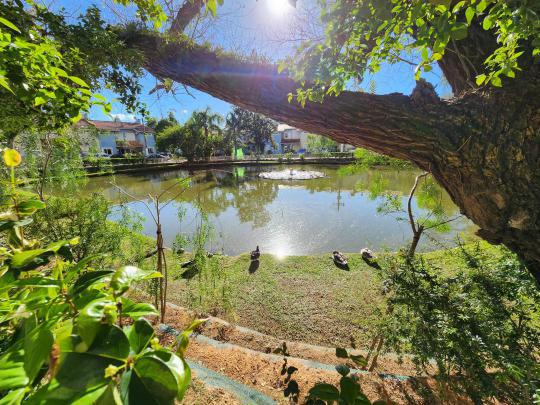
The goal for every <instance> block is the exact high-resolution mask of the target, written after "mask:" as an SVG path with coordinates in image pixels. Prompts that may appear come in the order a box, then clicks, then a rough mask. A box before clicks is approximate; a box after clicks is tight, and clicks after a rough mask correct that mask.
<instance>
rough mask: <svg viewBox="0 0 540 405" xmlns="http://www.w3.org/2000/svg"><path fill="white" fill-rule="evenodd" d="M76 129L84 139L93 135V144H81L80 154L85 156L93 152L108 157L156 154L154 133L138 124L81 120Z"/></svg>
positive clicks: (118, 121)
mask: <svg viewBox="0 0 540 405" xmlns="http://www.w3.org/2000/svg"><path fill="white" fill-rule="evenodd" d="M76 127H77V129H78V130H80V131H81V132H82V133H83V137H84V139H91V138H92V136H91V135H90V134H92V133H93V134H95V136H94V138H93V139H94V140H95V141H94V143H93V144H92V142H81V149H82V150H81V152H83V153H85V154H88V153H92V151H93V150H97V152H100V153H103V154H105V155H109V156H110V155H116V154H125V153H135V154H142V155H144V156H148V155H151V154H153V153H156V152H157V149H156V136H155V131H154V130H153V129H152V128H150V127H148V126H146V125H144V124H141V123H140V122H123V121H120V120H114V121H99V120H90V119H87V118H83V119H81V120H80V121H79V122H77V124H76Z"/></svg>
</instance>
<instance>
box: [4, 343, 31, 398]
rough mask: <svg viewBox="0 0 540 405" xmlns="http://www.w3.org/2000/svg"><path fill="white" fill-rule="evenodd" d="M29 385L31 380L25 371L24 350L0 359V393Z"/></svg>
mask: <svg viewBox="0 0 540 405" xmlns="http://www.w3.org/2000/svg"><path fill="white" fill-rule="evenodd" d="M29 383H30V379H29V378H28V376H27V375H26V371H25V370H24V353H23V351H22V350H19V351H17V352H10V353H7V354H4V355H3V356H2V357H0V392H2V391H6V390H10V389H13V388H19V387H25V386H27V385H28V384H29Z"/></svg>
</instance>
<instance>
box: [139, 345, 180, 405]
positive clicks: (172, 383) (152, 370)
mask: <svg viewBox="0 0 540 405" xmlns="http://www.w3.org/2000/svg"><path fill="white" fill-rule="evenodd" d="M133 371H134V373H133V374H132V375H131V379H130V382H129V397H130V398H131V399H132V401H133V398H136V402H133V403H141V404H145V403H148V404H150V403H158V404H172V403H173V401H174V399H175V398H176V395H177V394H178V388H179V387H178V382H177V379H176V377H175V375H174V374H173V372H172V371H171V370H170V368H169V366H168V365H167V364H165V362H164V361H163V360H161V359H159V358H157V357H151V356H144V357H141V358H139V359H137V360H136V361H135V364H134V367H133Z"/></svg>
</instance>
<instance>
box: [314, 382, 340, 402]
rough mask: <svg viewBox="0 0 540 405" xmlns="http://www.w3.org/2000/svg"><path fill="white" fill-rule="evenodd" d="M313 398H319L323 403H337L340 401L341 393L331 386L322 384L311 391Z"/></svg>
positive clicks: (316, 385)
mask: <svg viewBox="0 0 540 405" xmlns="http://www.w3.org/2000/svg"><path fill="white" fill-rule="evenodd" d="M309 396H310V397H311V398H317V399H320V400H322V401H337V400H338V399H339V391H338V389H337V388H336V387H334V386H333V385H331V384H326V383H321V384H315V386H314V387H313V388H312V389H310V390H309Z"/></svg>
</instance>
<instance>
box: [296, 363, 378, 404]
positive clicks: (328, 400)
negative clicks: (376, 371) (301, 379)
mask: <svg viewBox="0 0 540 405" xmlns="http://www.w3.org/2000/svg"><path fill="white" fill-rule="evenodd" d="M336 371H337V372H338V373H339V374H340V375H341V378H340V380H339V389H338V388H337V387H335V386H333V385H332V384H328V383H317V384H315V385H314V386H313V388H311V389H310V390H309V395H308V400H307V404H309V405H317V404H321V403H322V404H333V403H337V404H339V405H372V404H373V405H384V404H385V402H384V401H375V402H373V403H372V402H371V401H370V400H369V399H368V397H366V395H365V394H364V393H363V392H362V388H361V387H360V384H359V383H358V378H357V377H356V376H354V375H352V376H351V375H349V373H350V372H351V370H350V369H349V367H347V366H346V365H343V364H340V365H338V366H336ZM321 401H322V402H321Z"/></svg>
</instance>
